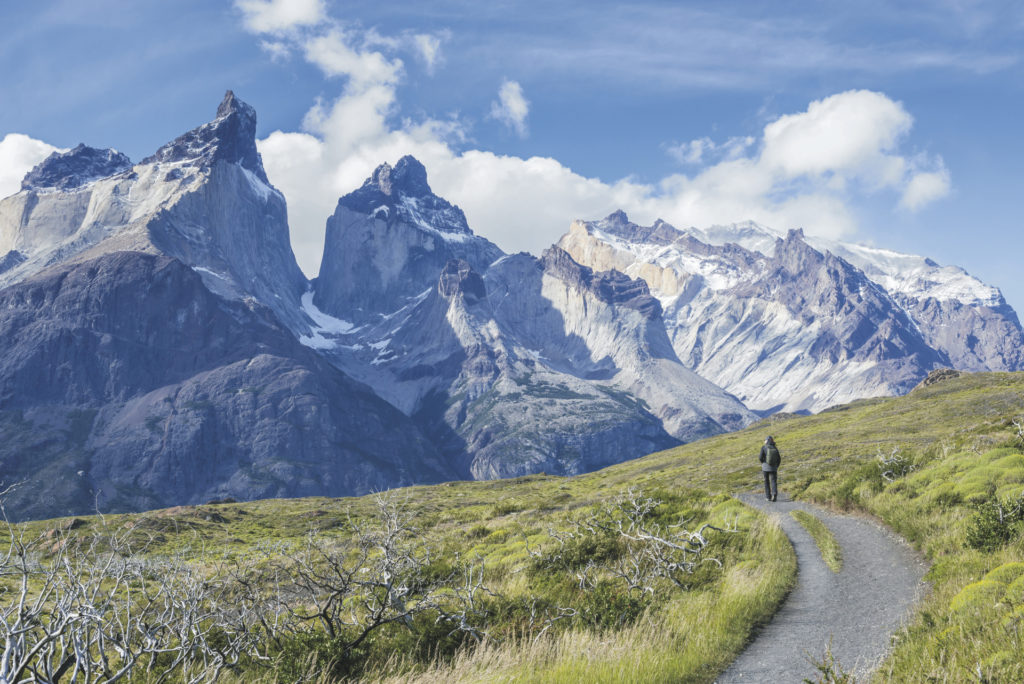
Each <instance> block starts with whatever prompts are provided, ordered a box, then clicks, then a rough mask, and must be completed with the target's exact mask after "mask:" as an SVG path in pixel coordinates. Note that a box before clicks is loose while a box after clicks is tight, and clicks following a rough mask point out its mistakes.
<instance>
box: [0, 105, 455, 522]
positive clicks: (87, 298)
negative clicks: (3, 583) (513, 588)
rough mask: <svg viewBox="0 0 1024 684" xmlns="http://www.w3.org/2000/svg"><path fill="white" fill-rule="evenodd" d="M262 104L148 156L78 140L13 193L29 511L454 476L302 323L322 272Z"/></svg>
mask: <svg viewBox="0 0 1024 684" xmlns="http://www.w3.org/2000/svg"><path fill="white" fill-rule="evenodd" d="M255 130H256V125H255V114H254V112H253V111H252V108H251V107H249V106H248V105H245V104H244V103H242V102H240V101H239V100H237V99H236V98H235V97H234V96H233V95H232V94H231V93H228V95H227V96H226V97H225V99H224V101H223V103H221V106H220V107H219V108H218V110H217V116H216V118H215V119H214V120H213V121H212V122H210V123H208V124H205V125H203V126H200V127H199V128H196V129H195V130H193V131H190V132H189V133H186V134H185V135H183V136H181V137H180V138H178V139H177V140H175V141H173V142H171V143H169V144H168V145H165V146H164V147H162V148H160V150H158V151H157V153H156V154H155V155H153V156H152V157H150V158H148V159H146V160H145V161H143V162H142V163H141V164H137V165H134V166H132V165H131V163H130V162H129V161H128V160H127V159H126V158H125V157H124V156H123V155H120V154H118V153H116V152H114V151H104V150H94V149H92V148H87V147H85V146H80V147H78V148H75V149H74V150H72V151H70V152H68V153H65V154H55V155H53V156H51V157H50V158H49V159H47V160H45V161H44V162H42V163H41V164H40V165H39V166H37V167H36V168H35V169H33V170H32V171H31V172H30V173H29V174H28V175H27V176H26V178H25V181H24V183H23V187H22V190H21V191H20V192H19V193H17V194H16V195H14V196H12V197H8V198H6V199H4V200H2V201H0V253H3V254H4V256H3V257H0V263H2V268H0V288H2V289H0V348H2V349H3V350H4V352H3V354H2V356H0V437H2V438H0V472H2V473H3V479H5V480H6V481H8V482H11V481H23V482H24V483H25V484H24V486H22V487H20V488H19V489H18V490H17V491H16V492H14V494H12V495H11V496H10V497H8V498H7V499H6V500H5V504H6V506H7V512H8V513H9V514H10V515H12V516H14V517H16V518H26V517H47V516H54V515H65V514H73V513H83V512H88V511H92V510H94V507H95V506H96V505H99V506H100V507H101V510H104V511H109V510H113V511H121V510H142V509H146V508H155V507H161V506H170V505H176V504H188V503H202V502H203V501H206V500H209V499H212V498H222V497H226V496H229V497H233V498H236V499H252V498H260V497H267V496H300V495H312V494H318V495H332V496H337V495H343V494H355V493H362V492H366V491H371V490H374V489H383V488H388V487H393V486H396V485H399V484H413V483H419V482H432V481H433V482H436V481H439V480H444V479H451V478H453V477H456V472H455V471H454V469H452V468H451V467H450V466H448V465H447V463H446V462H444V461H442V460H441V459H440V456H439V453H438V451H437V450H436V448H435V447H434V446H433V445H432V444H431V443H430V442H429V441H428V440H427V439H426V438H425V436H424V435H423V434H422V432H421V431H420V430H419V428H418V427H416V425H415V424H414V423H413V422H412V421H411V420H410V419H409V418H407V417H406V416H404V415H403V414H402V413H401V412H400V411H398V410H397V409H395V408H394V407H392V406H390V405H389V404H387V403H386V402H385V401H383V400H382V399H380V398H379V397H378V396H377V395H376V394H375V393H374V392H373V391H372V390H371V389H370V388H368V387H366V386H365V385H363V384H361V383H359V382H356V381H354V380H352V379H351V378H350V377H348V376H346V375H345V374H344V373H343V372H341V371H340V370H338V369H337V368H335V367H333V366H332V365H331V364H330V363H328V362H327V360H325V359H324V358H322V357H321V356H320V355H318V354H317V353H316V352H315V351H313V350H311V349H309V348H308V347H306V346H304V345H302V344H300V343H299V341H298V340H297V339H296V337H295V333H294V332H293V330H298V331H303V330H308V329H309V326H310V325H311V322H310V321H309V319H308V318H307V316H306V314H305V313H304V312H303V311H302V308H301V296H302V295H303V293H305V292H306V291H307V290H308V288H309V284H308V282H307V281H306V279H305V277H304V276H303V275H302V273H301V271H300V270H299V269H298V266H297V265H296V263H295V260H294V257H293V255H292V252H291V247H290V243H289V238H288V226H287V223H286V220H285V216H286V213H285V204H284V199H283V197H282V196H281V194H280V193H279V192H278V191H277V190H275V189H274V188H273V187H271V186H270V185H269V184H268V182H267V178H266V174H265V173H264V172H263V167H262V164H261V163H260V160H259V155H258V154H257V153H256V147H255V137H254V136H255Z"/></svg>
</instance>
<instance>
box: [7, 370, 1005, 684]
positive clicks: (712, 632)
mask: <svg viewBox="0 0 1024 684" xmlns="http://www.w3.org/2000/svg"><path fill="white" fill-rule="evenodd" d="M1015 420H1016V421H1018V423H1019V422H1020V421H1021V420H1024V373H985V374H970V375H964V376H962V377H960V378H956V379H951V380H946V381H943V382H940V383H937V384H934V385H931V386H927V387H921V388H918V389H917V390H915V391H914V392H912V393H911V394H909V395H907V396H905V397H898V398H883V399H870V400H862V401H858V402H854V403H852V404H848V405H845V406H842V407H837V408H835V409H832V410H828V411H825V412H822V413H820V414H818V415H814V416H775V417H773V418H770V419H766V420H764V421H761V422H760V423H758V424H756V425H754V426H751V427H750V428H747V429H745V430H743V431H740V432H736V433H731V434H728V435H721V436H718V437H714V438H711V439H706V440H702V441H700V442H695V443H691V444H687V445H683V446H681V447H678V448H675V449H671V450H668V451H664V452H659V453H656V454H651V455H649V456H647V457H644V458H640V459H637V460H634V461H629V462H626V463H622V464H619V465H616V466H613V467H610V468H606V469H604V470H601V471H598V472H595V473H590V474H586V475H580V476H576V477H569V478H562V477H550V476H545V475H537V476H531V477H525V478H518V479H512V480H503V481H492V482H457V483H448V484H442V485H437V486H430V487H412V488H408V489H403V490H398V491H397V492H396V493H395V496H394V500H396V501H397V502H398V504H399V505H400V506H401V507H402V509H403V510H404V511H405V512H406V513H407V514H408V519H409V521H410V526H411V529H413V530H414V533H413V534H412V535H410V537H409V540H410V543H412V541H415V543H416V544H417V545H419V546H418V548H422V549H423V550H424V552H426V551H429V567H430V568H431V572H432V573H433V575H434V576H441V575H450V576H454V575H456V574H458V573H459V572H463V571H464V570H465V568H466V567H469V566H472V567H475V568H479V569H480V570H479V571H480V572H481V573H482V578H483V579H482V591H481V592H480V593H479V595H478V597H477V602H476V604H475V608H474V610H475V611H476V612H475V613H474V614H475V615H476V616H477V617H478V618H479V620H480V625H482V627H481V629H482V631H481V633H479V634H477V635H473V634H468V633H466V632H453V631H452V630H451V629H450V627H451V624H450V623H448V622H445V621H443V620H439V619H437V615H433V617H431V615H430V614H423V615H421V616H420V617H418V618H417V620H418V622H417V621H411V622H395V623H390V624H387V625H385V626H382V627H380V628H379V629H377V630H375V631H374V632H373V634H372V636H371V637H370V638H368V639H366V640H365V641H362V642H360V644H359V645H358V648H342V647H341V646H339V644H344V643H345V642H344V639H343V638H342V637H334V638H326V637H325V635H324V633H323V628H322V627H321V626H320V625H319V624H318V623H317V622H316V621H311V622H309V623H308V624H307V625H306V626H305V627H303V629H304V630H305V632H306V633H305V634H303V635H300V636H294V635H293V636H291V637H289V639H288V640H285V641H284V642H282V643H281V644H280V646H279V647H277V648H275V649H270V651H268V655H269V656H270V657H271V660H270V661H266V662H264V663H263V664H260V663H257V662H256V661H255V660H245V659H242V660H241V661H240V662H239V663H238V665H237V666H236V667H235V668H234V669H233V670H227V671H226V672H225V675H224V676H223V677H222V680H224V681H254V680H260V681H268V682H269V681H293V680H295V679H297V678H300V677H306V675H308V679H309V680H311V681H318V680H321V681H340V680H344V679H346V678H358V679H365V680H384V681H396V682H397V681H402V682H418V681H422V682H430V681H442V680H444V681H538V682H539V681H545V682H548V681H555V682H558V681H565V682H569V681H573V682H575V681H654V682H656V681H666V682H667V681H684V682H710V681H714V678H715V676H716V674H717V673H718V672H720V671H721V670H722V669H723V668H724V667H725V666H727V665H728V663H729V662H731V660H732V658H733V657H734V656H735V655H736V654H737V653H738V652H739V650H741V649H742V647H743V645H744V643H745V642H746V641H747V640H748V638H749V636H750V634H751V632H752V630H754V629H756V626H757V625H758V624H760V623H762V622H763V621H765V620H766V619H768V618H769V617H770V616H771V614H772V613H773V612H774V611H775V609H776V608H777V607H778V605H779V604H780V603H781V601H782V599H783V598H784V596H785V594H786V593H787V591H788V590H789V588H790V587H791V586H792V583H793V581H794V578H795V559H794V557H793V553H792V549H791V548H790V546H789V544H788V543H787V542H786V540H785V537H784V535H782V533H781V530H780V529H779V528H778V526H777V525H776V524H774V523H772V522H771V520H770V519H769V518H767V517H765V516H763V515H761V514H759V513H757V512H755V511H753V510H752V509H750V508H747V507H745V506H743V505H742V504H740V503H739V502H738V501H737V500H735V499H733V498H732V495H733V494H735V493H737V492H741V491H751V490H755V489H757V488H758V487H759V486H760V468H759V464H758V463H757V453H758V449H759V448H760V445H761V443H762V441H763V439H764V436H765V435H766V434H772V435H774V436H775V439H776V442H777V443H778V444H779V447H780V450H781V452H782V459H783V460H782V466H781V468H780V480H779V481H780V489H782V490H783V491H785V492H786V493H787V494H789V495H790V496H793V497H794V498H797V499H803V500H807V501H812V502H817V503H820V504H823V505H826V506H830V507H834V508H836V509H840V510H850V511H861V512H867V513H870V514H872V515H874V516H877V517H878V518H880V519H881V520H883V521H884V522H885V523H886V524H887V525H888V526H890V527H891V528H892V529H893V530H894V531H896V532H897V533H899V534H900V535H902V536H903V537H904V538H905V539H907V540H908V541H909V542H910V543H911V544H912V545H913V546H915V547H916V548H917V549H918V550H919V551H920V552H921V553H922V554H923V555H924V556H926V557H927V559H928V560H929V562H930V563H931V564H932V569H931V571H930V573H929V575H928V577H927V578H926V579H928V580H929V581H930V582H931V584H932V586H933V591H932V592H931V594H930V595H929V596H928V597H927V598H926V599H925V600H924V602H923V604H922V606H921V607H920V610H919V612H918V613H917V615H916V616H915V618H914V620H913V621H912V624H910V625H909V626H908V627H907V628H906V629H905V630H903V631H902V632H901V633H900V634H898V635H896V639H895V646H894V649H893V652H892V654H891V655H890V657H889V658H888V660H887V661H886V662H885V663H884V664H883V667H882V668H881V669H880V670H879V672H878V673H877V674H876V678H877V679H878V680H880V681H897V682H960V681H982V682H1011V681H1024V650H1022V641H1021V639H1022V637H1024V635H1022V634H1021V631H1022V630H1024V540H1022V526H1024V502H1022V501H1021V495H1022V492H1024V436H1022V434H1021V430H1019V429H1018V427H1017V426H1016V425H1015V422H1014V421H1015ZM630 490H633V492H634V494H635V496H634V498H636V496H640V497H643V498H644V500H647V499H652V500H654V501H657V502H659V503H658V504H657V506H653V507H652V508H651V509H650V511H649V513H648V515H647V517H646V518H645V522H644V523H643V524H644V526H645V529H647V530H655V531H658V533H659V534H661V535H662V537H664V538H666V539H667V538H669V536H670V535H676V534H678V533H679V531H680V530H682V531H685V532H687V533H692V532H694V531H697V530H700V529H701V527H702V526H703V525H705V524H710V525H713V526H714V527H717V528H720V530H715V529H711V528H706V529H705V531H704V532H703V534H702V539H703V540H705V541H706V546H703V547H702V549H701V554H699V555H697V556H692V557H693V558H697V559H699V561H700V562H698V563H697V564H696V565H695V566H694V567H692V568H690V569H689V570H688V571H687V572H678V571H676V570H672V571H671V572H668V573H662V574H658V573H657V572H655V573H654V574H651V575H649V576H647V577H646V578H645V579H644V581H642V582H639V583H637V582H636V581H631V580H630V579H629V577H628V573H627V572H625V568H626V566H628V565H629V563H628V561H629V560H630V559H636V558H639V557H640V556H638V555H637V554H638V553H640V551H641V550H643V549H647V548H648V547H645V546H643V544H644V543H647V542H646V541H643V540H644V539H647V537H644V536H643V535H638V534H633V533H630V534H620V532H622V531H623V530H626V531H627V532H628V530H629V529H632V528H630V527H629V524H628V523H629V519H628V516H626V517H623V515H624V514H623V511H624V510H625V509H624V508H622V507H621V506H620V507H619V508H615V506H614V505H613V504H614V502H616V501H619V502H621V501H622V498H623V497H624V496H627V493H628V492H629V491H630ZM627 498H628V496H627ZM652 505H653V504H652ZM374 506H375V503H374V498H373V497H360V498H351V499H303V500H294V501H281V500H272V501H260V502H250V503H237V504H222V505H206V506H196V507H179V508H174V509H168V510H164V511H154V512H149V513H144V514H135V515H116V516H115V515H107V516H105V517H104V519H103V520H101V519H100V518H98V517H90V518H82V519H80V520H77V521H76V522H74V523H73V524H72V523H71V522H70V521H69V520H67V519H65V520H63V521H43V522H35V523H28V524H26V525H24V526H22V527H21V528H20V529H21V532H22V533H23V535H24V538H26V539H28V538H31V539H40V540H41V541H40V542H39V544H38V545H37V546H36V547H34V548H35V549H36V552H37V553H40V554H43V555H45V554H46V553H49V552H52V551H53V549H52V548H50V547H48V546H47V543H48V542H47V540H49V539H52V538H53V536H54V531H55V530H56V531H58V532H60V530H62V529H67V530H68V531H67V532H66V533H61V534H66V535H75V536H77V537H85V536H88V535H90V534H92V533H106V532H105V531H109V530H121V531H124V532H125V533H128V534H131V535H136V536H137V537H138V539H139V540H140V541H143V540H144V542H145V553H146V554H147V555H149V556H152V557H164V556H177V557H188V558H191V559H193V560H192V562H194V563H196V564H200V565H202V566H203V567H209V568H215V567H219V566H221V565H223V564H225V563H227V564H229V565H231V566H233V567H253V568H258V567H259V565H260V563H261V562H263V561H260V560H259V558H260V557H261V556H260V554H264V556H265V554H266V553H267V549H268V548H279V549H287V548H297V547H298V546H300V545H301V544H302V540H303V539H306V538H308V534H309V532H310V530H316V534H317V538H318V539H319V540H321V542H322V543H323V544H324V545H325V546H330V545H332V544H333V545H338V546H339V548H348V547H345V543H346V540H347V539H350V538H351V536H352V534H353V530H355V529H366V528H367V527H369V526H372V525H373V520H374ZM595 521H597V522H595ZM600 521H604V522H600ZM623 521H625V522H626V523H627V524H626V525H623V524H622V523H623ZM680 525H681V527H680ZM588 526H589V531H588ZM616 526H618V527H616ZM72 528H73V529H72ZM616 529H618V531H619V532H616V531H615V530H616ZM47 535H49V536H47ZM655 536H657V535H655ZM672 538H673V539H677V540H678V537H672ZM637 540H641V541H637ZM652 548H653V547H652ZM659 548H661V547H659ZM346 553H349V554H350V555H351V553H353V552H352V550H351V548H349V551H346ZM424 557H425V558H426V556H424ZM645 558H646V556H645ZM670 565H671V563H670ZM651 567H654V566H651ZM665 567H668V566H665ZM673 573H674V574H673ZM634 580H635V578H634ZM304 624H305V623H304ZM346 629H347V628H346ZM484 632H485V633H484ZM341 633H342V635H343V634H344V630H341ZM478 637H479V638H478ZM348 643H351V641H350V642H348ZM268 663H270V664H269V665H268ZM840 665H841V664H840Z"/></svg>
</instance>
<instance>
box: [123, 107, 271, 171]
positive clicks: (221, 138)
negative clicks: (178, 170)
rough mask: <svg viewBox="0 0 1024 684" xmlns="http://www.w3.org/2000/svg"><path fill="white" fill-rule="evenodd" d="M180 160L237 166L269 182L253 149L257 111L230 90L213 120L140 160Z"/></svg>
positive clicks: (167, 161) (170, 161)
mask: <svg viewBox="0 0 1024 684" xmlns="http://www.w3.org/2000/svg"><path fill="white" fill-rule="evenodd" d="M183 161H195V162H200V163H205V164H212V163H214V162H217V161H226V162H228V163H233V164H240V165H241V166H242V167H243V168H245V169H247V170H249V171H251V172H252V173H254V174H256V176H257V177H258V178H259V179H260V180H261V181H263V182H264V183H266V184H268V185H269V183H270V181H269V180H267V174H266V171H264V170H263V159H262V157H260V153H259V151H258V150H257V149H256V110H255V109H253V108H252V106H250V105H248V104H246V103H245V102H243V101H242V100H240V99H238V97H236V96H235V94H234V92H232V91H230V90H229V91H227V93H225V95H224V99H223V100H222V101H221V103H220V105H218V107H217V116H216V118H215V119H214V120H213V121H211V122H209V123H205V124H203V125H202V126H199V127H198V128H193V129H192V130H191V131H189V132H187V133H185V134H183V135H180V136H178V137H177V138H175V139H174V140H172V141H171V142H169V143H167V144H166V145H164V146H163V147H161V148H160V149H158V150H157V151H156V152H155V153H154V154H153V155H152V156H150V157H146V158H145V159H143V160H142V163H143V164H150V163H154V162H163V163H173V162H183Z"/></svg>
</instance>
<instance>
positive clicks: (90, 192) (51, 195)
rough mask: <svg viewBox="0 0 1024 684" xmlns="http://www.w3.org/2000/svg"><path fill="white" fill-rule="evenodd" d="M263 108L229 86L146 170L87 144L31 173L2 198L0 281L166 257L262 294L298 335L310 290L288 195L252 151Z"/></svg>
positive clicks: (220, 282) (219, 287) (239, 293)
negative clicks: (212, 112)
mask: <svg viewBox="0 0 1024 684" xmlns="http://www.w3.org/2000/svg"><path fill="white" fill-rule="evenodd" d="M255 135H256V113H255V111H254V110H253V109H252V107H250V106H249V105H247V104H245V103H244V102H242V101H240V100H239V99H238V98H236V97H235V96H234V94H233V93H232V92H231V91H228V93H227V94H226V95H225V97H224V100H223V102H221V104H220V106H219V107H218V108H217V115H216V118H215V119H214V120H213V121H211V122H209V123H207V124H204V125H202V126H199V127H198V128H195V129H193V130H191V131H189V132H188V133H185V134H184V135H182V136H180V137H179V138H177V139H175V140H173V141H172V142H170V143H168V144H166V145H164V146H163V147H161V148H160V149H159V150H157V152H156V153H155V154H154V155H152V156H150V157H147V158H146V159H144V160H143V161H142V162H141V163H139V164H136V165H132V164H131V162H130V161H129V160H128V159H127V157H125V156H124V155H121V154H119V153H116V152H114V151H113V150H96V149H93V148H89V147H86V146H84V145H80V146H78V147H76V148H75V149H73V150H71V151H70V152H67V153H63V154H62V153H54V154H53V155H51V156H50V157H49V158H47V159H46V160H44V161H43V162H41V163H40V164H39V165H38V166H37V167H36V168H34V169H33V170H32V171H30V172H29V174H28V175H27V176H26V177H25V180H24V181H23V183H22V190H21V191H20V192H19V193H17V194H15V195H12V196H11V197H8V198H6V199H3V200H2V201H0V255H4V254H6V255H8V257H7V258H8V259H9V260H16V261H17V262H18V263H17V264H16V265H14V266H13V267H9V268H7V269H0V286H3V285H5V284H10V283H14V282H17V281H19V280H21V279H23V278H25V277H27V276H29V275H31V274H33V273H38V272H39V271H40V270H42V269H43V268H45V267H47V266H49V265H52V264H56V263H62V262H66V261H68V260H72V259H79V260H82V259H91V258H95V257H97V256H99V255H101V254H107V253H111V252H117V251H141V252H148V253H151V254H165V255H167V256H172V257H175V258H177V259H180V260H181V261H182V262H183V263H186V264H188V265H189V266H191V267H193V268H195V269H196V270H197V271H198V272H199V273H200V274H201V276H202V278H203V280H204V282H205V283H206V285H207V287H208V288H209V289H210V290H211V291H213V292H215V293H217V294H219V295H221V296H224V297H227V298H230V299H243V298H245V297H250V296H251V297H256V299H258V300H259V301H261V302H262V303H263V304H265V305H266V306H268V307H270V308H271V309H272V310H273V311H274V313H275V314H277V316H278V318H280V319H281V320H282V321H284V322H285V323H286V324H288V325H289V326H290V327H293V328H296V329H303V328H305V327H307V326H308V323H309V321H308V319H306V317H305V315H304V314H302V312H301V309H300V303H299V299H300V297H301V295H302V293H303V292H305V291H306V289H307V282H306V278H305V276H303V275H302V272H301V271H300V270H299V267H298V264H297V263H296V262H295V257H294V255H293V254H292V250H291V243H290V241H289V238H288V224H287V213H286V208H285V201H284V196H283V195H282V194H281V193H280V192H278V191H277V190H276V189H274V188H273V187H272V186H271V185H270V184H269V182H268V181H267V177H266V173H265V172H264V170H263V164H262V162H261V160H260V156H259V153H258V152H257V151H256V139H255Z"/></svg>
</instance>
